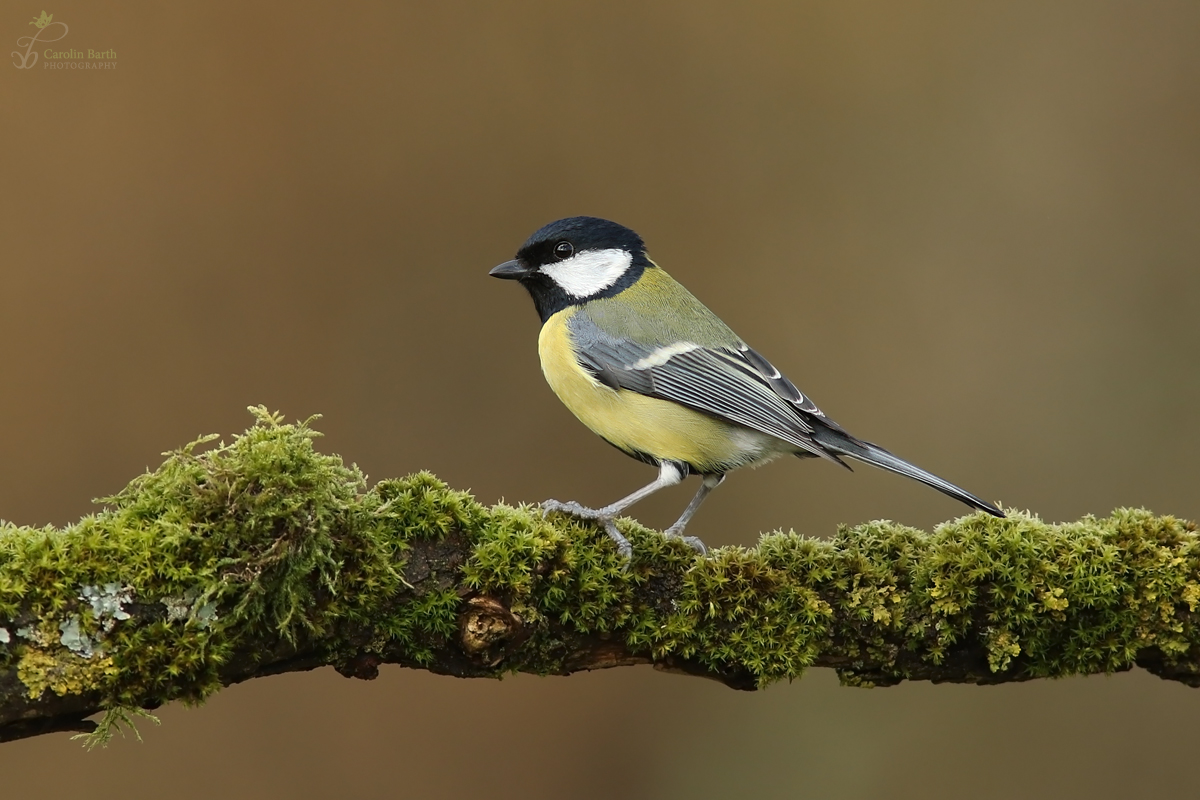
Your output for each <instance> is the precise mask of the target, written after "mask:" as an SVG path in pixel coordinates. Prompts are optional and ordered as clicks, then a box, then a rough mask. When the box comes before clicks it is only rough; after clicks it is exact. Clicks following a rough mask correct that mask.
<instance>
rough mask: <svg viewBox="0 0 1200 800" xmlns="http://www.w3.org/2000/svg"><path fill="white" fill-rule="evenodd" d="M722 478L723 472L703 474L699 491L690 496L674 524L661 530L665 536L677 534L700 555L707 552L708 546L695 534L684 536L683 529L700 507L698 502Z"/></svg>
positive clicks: (701, 501)
mask: <svg viewBox="0 0 1200 800" xmlns="http://www.w3.org/2000/svg"><path fill="white" fill-rule="evenodd" d="M724 480H725V475H724V474H721V475H705V476H704V480H703V482H702V483H701V484H700V489H699V491H697V492H696V496H695V497H693V498H692V502H690V503H688V507H687V508H685V509H684V510H683V513H682V514H681V515H680V516H679V519H677V520H675V524H674V525H672V526H671V527H669V528H667V529H666V530H665V531H663V533H664V534H666V535H667V536H678V537H679V538H680V539H683V540H684V541H685V542H687V543H688V544H689V545H691V546H692V548H693V549H695V550H696V551H697V552H699V553H700V554H701V555H703V554H704V553H707V552H708V548H706V547H705V546H704V542H702V541H700V540H699V539H697V538H696V537H695V536H684V535H683V529H684V528H686V527H687V524H688V523H689V522H691V520H692V517H693V516H694V515H695V513H696V511H697V510H698V509H699V508H700V504H701V503H703V502H704V498H706V497H708V493H709V492H711V491H712V490H713V489H715V488H717V487H718V486H720V485H721V483H722V482H723V481H724Z"/></svg>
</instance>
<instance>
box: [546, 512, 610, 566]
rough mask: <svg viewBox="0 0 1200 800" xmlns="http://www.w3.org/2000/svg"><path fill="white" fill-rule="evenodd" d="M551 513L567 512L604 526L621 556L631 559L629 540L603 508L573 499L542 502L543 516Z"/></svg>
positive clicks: (577, 517)
mask: <svg viewBox="0 0 1200 800" xmlns="http://www.w3.org/2000/svg"><path fill="white" fill-rule="evenodd" d="M553 513H559V514H567V515H568V516H572V517H575V518H576V519H585V520H589V521H591V522H599V523H600V524H601V525H603V526H604V532H605V533H607V534H608V538H610V539H612V540H613V544H615V545H616V546H617V552H618V553H619V554H620V555H621V557H622V558H624V559H625V560H626V561H631V560H632V559H633V545H631V544H630V543H629V540H628V539H626V538H625V537H624V536H622V535H621V532H620V531H619V530H617V523H616V519H615V518H614V517H613V516H612V515H611V514H606V513H605V512H604V510H603V509H598V508H587V507H586V506H581V505H580V504H579V503H577V502H575V501H574V500H570V501H568V502H566V503H563V502H561V501H559V500H547V501H546V502H544V503H542V516H543V517H545V516H547V515H548V514H553Z"/></svg>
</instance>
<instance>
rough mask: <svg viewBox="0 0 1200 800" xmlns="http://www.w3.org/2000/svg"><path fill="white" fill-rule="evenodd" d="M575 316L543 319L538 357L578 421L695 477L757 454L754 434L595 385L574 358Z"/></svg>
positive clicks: (687, 410)
mask: <svg viewBox="0 0 1200 800" xmlns="http://www.w3.org/2000/svg"><path fill="white" fill-rule="evenodd" d="M575 313H578V309H577V308H576V307H571V308H567V309H564V310H563V311H560V312H559V313H557V314H555V315H554V316H552V317H550V319H548V320H546V324H545V325H543V326H542V332H541V334H540V335H539V336H538V355H539V356H540V357H541V361H542V372H543V373H544V374H545V376H546V381H547V383H549V384H550V388H551V389H553V390H554V393H555V394H556V395H558V399H559V400H561V401H562V402H563V404H564V405H565V406H566V407H567V408H569V409H570V410H571V413H573V414H574V415H575V416H576V417H578V418H579V421H580V422H582V423H583V424H584V425H587V426H588V427H589V428H591V429H592V431H594V432H595V433H596V434H598V435H600V436H602V437H603V438H604V439H606V440H607V441H609V442H610V443H612V444H613V445H615V446H616V447H618V448H620V449H621V450H624V451H625V452H626V453H629V454H630V455H634V454H637V453H644V454H646V455H649V456H652V457H654V458H656V459H659V460H663V461H666V460H671V461H682V462H685V463H688V464H691V465H693V466H694V467H696V468H697V470H698V471H701V472H723V471H725V470H727V469H731V468H733V467H734V466H738V465H740V464H744V463H747V462H749V461H753V460H757V457H758V456H760V455H761V450H762V446H761V443H760V441H759V440H760V435H758V434H756V432H752V431H749V430H748V429H746V428H743V427H741V426H739V425H733V424H730V423H727V422H724V421H722V420H719V419H717V418H715V417H712V416H709V415H708V414H703V413H701V412H699V411H693V410H692V409H690V408H687V407H685V406H681V405H679V404H677V403H672V402H670V401H668V400H659V399H658V398H654V397H646V396H645V395H641V394H638V393H636V392H630V391H628V390H625V389H611V388H609V387H608V386H605V385H604V384H602V383H600V381H598V380H596V378H595V377H593V376H592V374H591V373H589V372H588V371H587V370H585V369H584V368H583V367H581V366H580V365H579V360H578V359H577V358H576V357H575V345H574V342H573V341H572V340H571V332H570V328H569V327H568V324H567V323H568V322H569V321H570V318H571V316H572V315H573V314H575Z"/></svg>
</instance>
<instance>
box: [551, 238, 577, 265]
mask: <svg viewBox="0 0 1200 800" xmlns="http://www.w3.org/2000/svg"><path fill="white" fill-rule="evenodd" d="M574 252H575V248H574V247H572V246H571V243H570V242H559V243H558V244H556V245H554V257H555V258H557V259H558V260H559V261H565V260H566V259H568V258H570V257H571V255H572V254H573V253H574Z"/></svg>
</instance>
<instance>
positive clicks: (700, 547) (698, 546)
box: [663, 528, 708, 556]
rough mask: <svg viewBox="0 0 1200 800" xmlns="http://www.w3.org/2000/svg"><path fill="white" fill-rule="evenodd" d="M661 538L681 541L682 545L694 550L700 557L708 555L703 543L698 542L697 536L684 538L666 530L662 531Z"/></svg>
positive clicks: (680, 534) (668, 529) (671, 530)
mask: <svg viewBox="0 0 1200 800" xmlns="http://www.w3.org/2000/svg"><path fill="white" fill-rule="evenodd" d="M663 536H666V537H667V538H668V539H682V540H683V543H684V544H686V545H687V546H688V547H690V548H692V549H693V550H695V551H696V552H697V553H699V554H700V555H702V556H706V555H708V548H707V547H705V546H704V542H702V541H700V537H699V536H684V535H683V534H682V533H679V532H677V531H675V530H674V529H672V528H667V529H666V530H665V531H663Z"/></svg>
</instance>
